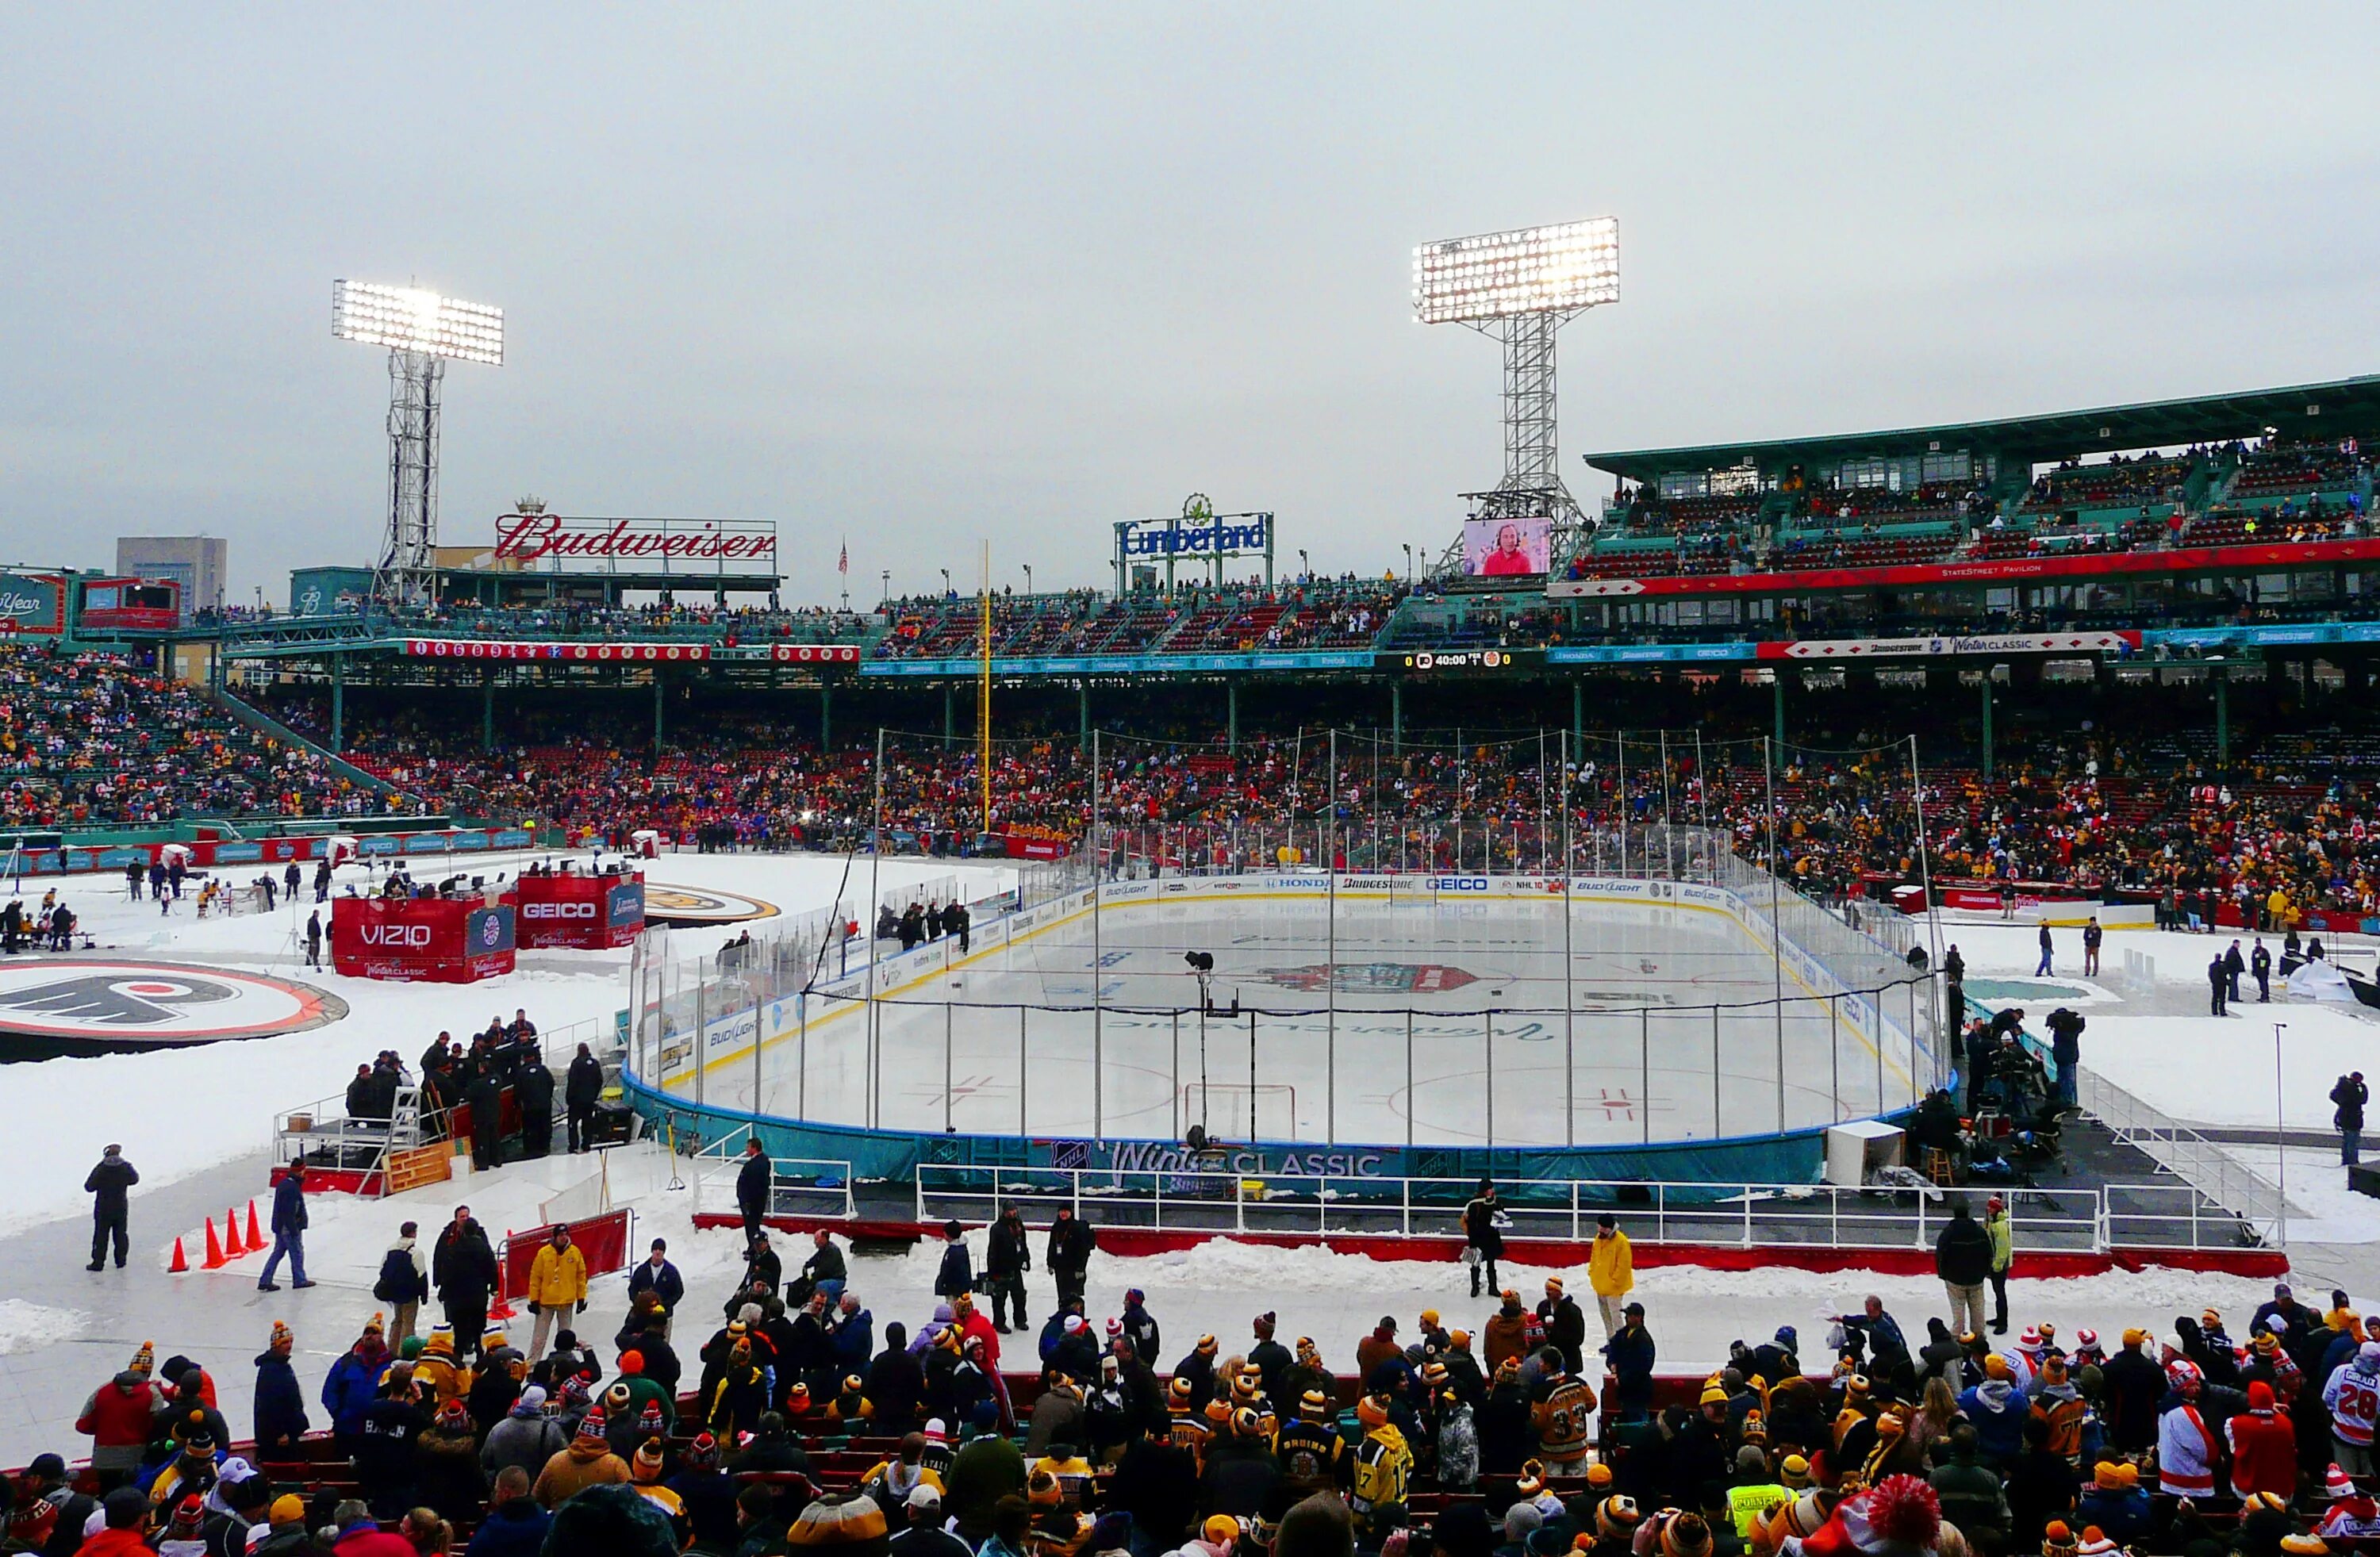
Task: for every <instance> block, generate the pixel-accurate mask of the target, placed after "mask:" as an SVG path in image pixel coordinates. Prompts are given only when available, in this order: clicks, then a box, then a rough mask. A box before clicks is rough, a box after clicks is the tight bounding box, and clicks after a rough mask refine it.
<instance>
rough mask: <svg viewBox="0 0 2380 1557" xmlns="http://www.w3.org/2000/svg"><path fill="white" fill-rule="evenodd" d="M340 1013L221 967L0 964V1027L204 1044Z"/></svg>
mask: <svg viewBox="0 0 2380 1557" xmlns="http://www.w3.org/2000/svg"><path fill="white" fill-rule="evenodd" d="M346 1014H347V1007H346V1002H345V1001H343V1000H341V999H340V998H339V997H338V996H334V995H326V994H324V993H323V992H322V991H321V990H319V989H312V988H310V987H308V986H307V985H305V984H290V983H287V982H285V981H284V980H281V979H273V978H265V977H263V976H261V975H260V974H255V973H232V972H224V971H223V970H222V969H219V968H186V967H182V966H180V965H178V964H176V963H171V962H110V961H103V960H94V959H90V958H79V959H74V960H54V961H47V962H40V963H32V964H28V965H25V966H22V967H11V968H0V1032H8V1033H14V1034H17V1035H18V1036H23V1037H40V1038H82V1039H94V1038H95V1039H111V1038H112V1039H119V1040H122V1041H123V1042H125V1043H127V1044H203V1043H208V1042H211V1041H212V1040H215V1039H218V1038H262V1037H268V1036H271V1035H273V1034H274V1033H281V1032H302V1031H304V1030H305V1029H307V1028H310V1027H320V1026H322V1024H323V1023H324V1022H330V1021H336V1020H339V1019H340V1018H341V1017H344V1016H346Z"/></svg>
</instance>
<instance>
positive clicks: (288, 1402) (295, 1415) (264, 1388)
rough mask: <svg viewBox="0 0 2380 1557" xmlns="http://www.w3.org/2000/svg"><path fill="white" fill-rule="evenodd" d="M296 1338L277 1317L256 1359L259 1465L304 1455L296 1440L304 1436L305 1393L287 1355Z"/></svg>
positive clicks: (293, 1346)
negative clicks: (300, 1387) (270, 1335)
mask: <svg viewBox="0 0 2380 1557" xmlns="http://www.w3.org/2000/svg"><path fill="white" fill-rule="evenodd" d="M296 1346H297V1337H295V1336H294V1335H292V1334H290V1333H289V1327H288V1326H287V1325H285V1324H284V1323H282V1322H280V1321H279V1320H274V1321H273V1335H272V1339H271V1340H270V1341H269V1342H267V1344H266V1346H265V1348H264V1350H263V1351H262V1352H261V1353H260V1354H259V1355H258V1357H257V1359H256V1415H255V1421H256V1458H257V1463H259V1464H260V1465H262V1464H267V1463H273V1464H285V1463H287V1462H289V1461H293V1460H299V1461H302V1460H303V1459H304V1458H305V1450H304V1448H303V1446H302V1445H300V1443H299V1442H298V1440H300V1439H302V1438H304V1437H305V1436H306V1428H307V1425H308V1424H307V1421H306V1396H305V1393H304V1392H303V1391H301V1390H300V1389H298V1387H297V1370H295V1369H293V1368H291V1367H290V1366H289V1354H290V1352H291V1351H292V1350H294V1349H295V1348H296Z"/></svg>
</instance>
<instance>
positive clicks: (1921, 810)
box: [1877, 672, 1988, 1086]
mask: <svg viewBox="0 0 2380 1557" xmlns="http://www.w3.org/2000/svg"><path fill="white" fill-rule="evenodd" d="M1986 673H1988V672H1986ZM1909 804H1910V809H1911V814H1912V815H1913V817H1914V818H1915V826H1916V827H1917V884H1918V886H1919V887H1920V888H1921V889H1922V890H1923V891H1924V892H1925V991H1926V1004H1927V1005H1928V1006H1929V1007H1931V1008H1932V1009H1933V1014H1934V1036H1935V1044H1934V1051H1935V1054H1934V1062H1935V1080H1937V1081H1938V1080H1940V1079H1941V1063H1942V1057H1943V1045H1942V1042H1941V1035H1942V1030H1943V1021H1942V1015H1943V1013H1942V1005H1941V994H1940V990H1941V985H1940V984H1939V983H1937V978H1938V974H1937V972H1936V970H1937V969H1939V968H1940V967H1941V966H1942V916H1941V914H1940V913H1939V912H1937V911H1936V910H1935V907H1934V862H1933V858H1932V846H1931V844H1930V843H1929V842H1928V841H1927V839H1926V837H1925V781H1924V779H1923V778H1921V777H1920V775H1919V770H1918V766H1917V737H1916V736H1915V735H1911V736H1910V738H1909ZM1916 998H1917V997H1916V996H1915V995H1914V994H1913V995H1911V996H1910V999H1911V1001H1912V1003H1914V1002H1915V1000H1916ZM1877 1009H1878V1010H1879V1011H1880V1010H1882V1009H1883V1005H1882V1003H1881V1002H1880V1001H1879V1002H1878V1004H1877ZM1951 1015H1952V1016H1953V1017H1954V1018H1956V1017H1960V1016H1963V1015H1965V1013H1964V1012H1953V1013H1951ZM1953 1025H1954V1027H1955V1022H1954V1023H1953ZM1909 1041H1910V1043H1911V1044H1915V1043H1916V1042H1917V1023H1916V1019H1915V1013H1914V1012H1912V1014H1911V1020H1910V1024H1909ZM1916 1060H1917V1056H1914V1055H1912V1056H1910V1066H1909V1074H1910V1075H1911V1077H1912V1078H1914V1077H1915V1076H1916V1074H1917V1063H1916ZM1915 1084H1916V1083H1915V1081H1914V1080H1912V1082H1911V1085H1912V1086H1914V1085H1915Z"/></svg>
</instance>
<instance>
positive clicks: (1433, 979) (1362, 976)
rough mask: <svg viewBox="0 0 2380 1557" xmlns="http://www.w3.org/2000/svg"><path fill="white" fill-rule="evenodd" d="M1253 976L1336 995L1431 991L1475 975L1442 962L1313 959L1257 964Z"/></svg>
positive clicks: (1459, 983) (1473, 981) (1456, 984)
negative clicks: (1283, 964) (1274, 965)
mask: <svg viewBox="0 0 2380 1557" xmlns="http://www.w3.org/2000/svg"><path fill="white" fill-rule="evenodd" d="M1257 976H1259V977H1260V978H1262V979H1264V980H1265V981H1266V982H1267V983H1268V984H1277V985H1279V986H1280V987H1281V988H1282V989H1297V990H1304V991H1305V992H1306V993H1307V994H1318V993H1320V992H1321V991H1322V990H1325V989H1330V990H1332V991H1334V992H1336V993H1338V994H1340V995H1434V994H1436V993H1438V992H1439V991H1440V990H1447V989H1461V988H1462V987H1463V985H1464V984H1476V983H1478V982H1479V976H1478V975H1477V974H1476V973H1471V972H1464V971H1463V969H1461V968H1450V967H1448V966H1447V965H1446V964H1444V963H1442V962H1339V963H1330V962H1313V963H1308V964H1307V965H1306V966H1305V967H1303V968H1259V969H1257Z"/></svg>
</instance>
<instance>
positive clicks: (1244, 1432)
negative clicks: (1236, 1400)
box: [1232, 1406, 1264, 1438]
mask: <svg viewBox="0 0 2380 1557" xmlns="http://www.w3.org/2000/svg"><path fill="white" fill-rule="evenodd" d="M1232 1430H1233V1432H1234V1433H1237V1434H1238V1435H1239V1436H1240V1437H1242V1438H1260V1437H1262V1436H1263V1435H1264V1418H1262V1417H1259V1416H1257V1414H1256V1412H1255V1411H1253V1410H1251V1409H1249V1408H1248V1407H1247V1406H1241V1407H1240V1408H1239V1409H1238V1410H1236V1411H1234V1412H1233V1413H1232Z"/></svg>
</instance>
